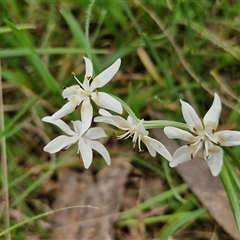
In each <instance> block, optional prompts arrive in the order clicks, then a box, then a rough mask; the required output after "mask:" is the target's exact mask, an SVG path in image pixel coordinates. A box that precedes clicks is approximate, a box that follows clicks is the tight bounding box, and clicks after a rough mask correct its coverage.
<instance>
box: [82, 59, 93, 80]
mask: <svg viewBox="0 0 240 240" xmlns="http://www.w3.org/2000/svg"><path fill="white" fill-rule="evenodd" d="M83 59H84V61H85V66H86V73H85V77H84V81H85V80H90V79H91V78H92V76H93V66H92V62H91V61H90V59H88V58H86V57H83Z"/></svg>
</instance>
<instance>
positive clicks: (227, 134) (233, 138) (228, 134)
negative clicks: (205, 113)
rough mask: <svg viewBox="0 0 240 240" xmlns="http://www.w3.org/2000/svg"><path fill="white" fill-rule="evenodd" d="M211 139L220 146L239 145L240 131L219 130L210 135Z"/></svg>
mask: <svg viewBox="0 0 240 240" xmlns="http://www.w3.org/2000/svg"><path fill="white" fill-rule="evenodd" d="M210 137H211V138H210V139H211V140H214V142H215V143H217V144H220V145H222V146H226V147H227V146H237V145H240V132H239V131H230V130H225V131H219V132H216V133H214V134H211V136H210Z"/></svg>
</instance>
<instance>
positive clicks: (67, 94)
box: [62, 85, 81, 100]
mask: <svg viewBox="0 0 240 240" xmlns="http://www.w3.org/2000/svg"><path fill="white" fill-rule="evenodd" d="M80 92H81V88H80V87H79V85H74V86H71V87H66V88H65V89H64V90H63V92H62V96H63V98H64V99H68V100H71V99H72V98H73V97H75V95H76V94H79V93H80Z"/></svg>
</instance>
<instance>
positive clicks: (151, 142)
mask: <svg viewBox="0 0 240 240" xmlns="http://www.w3.org/2000/svg"><path fill="white" fill-rule="evenodd" d="M142 141H143V142H144V143H145V144H146V146H147V148H148V145H150V146H151V147H152V148H153V149H154V150H155V151H156V152H158V153H159V154H160V155H162V156H163V157H164V158H166V159H167V160H168V161H172V155H171V154H170V153H169V151H168V150H167V149H166V147H165V146H164V145H163V144H162V143H161V142H159V141H157V140H156V139H154V138H150V137H148V136H144V137H143V138H142ZM150 154H151V153H150ZM152 156H153V155H152ZM153 157H154V156H153Z"/></svg>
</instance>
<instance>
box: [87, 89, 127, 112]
mask: <svg viewBox="0 0 240 240" xmlns="http://www.w3.org/2000/svg"><path fill="white" fill-rule="evenodd" d="M91 97H92V100H93V101H94V102H95V103H96V104H97V105H98V106H100V107H102V108H106V109H108V110H112V111H114V112H117V113H119V114H121V113H122V111H123V109H122V104H121V103H120V102H119V101H117V100H116V99H115V98H114V97H112V96H110V95H109V94H107V93H104V92H97V93H96V92H93V93H92V94H91Z"/></svg>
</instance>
